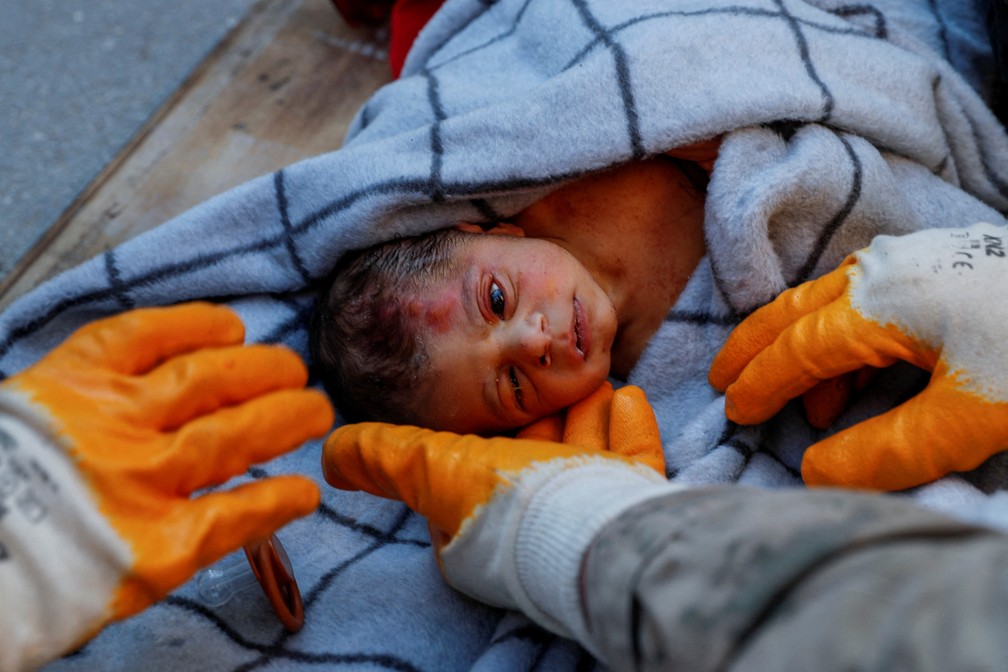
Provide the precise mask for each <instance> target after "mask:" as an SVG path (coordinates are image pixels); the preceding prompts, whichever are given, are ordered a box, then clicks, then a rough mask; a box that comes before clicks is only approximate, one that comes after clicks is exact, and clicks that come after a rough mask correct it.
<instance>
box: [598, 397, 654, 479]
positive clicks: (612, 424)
mask: <svg viewBox="0 0 1008 672" xmlns="http://www.w3.org/2000/svg"><path fill="white" fill-rule="evenodd" d="M609 450H610V451H612V452H614V453H616V454H618V455H622V456H623V457H628V458H630V459H632V460H635V461H637V462H642V463H644V464H646V465H647V466H649V467H651V468H652V469H654V470H655V471H657V472H658V473H659V474H662V475H664V474H665V452H664V450H662V441H661V432H660V431H659V430H658V420H657V419H656V418H655V414H654V410H653V409H652V408H651V404H649V403H648V400H647V397H646V396H645V395H644V390H642V389H641V388H639V387H637V386H636V385H627V386H626V387H621V388H620V389H618V390H616V392H615V393H613V398H612V413H611V414H610V420H609Z"/></svg>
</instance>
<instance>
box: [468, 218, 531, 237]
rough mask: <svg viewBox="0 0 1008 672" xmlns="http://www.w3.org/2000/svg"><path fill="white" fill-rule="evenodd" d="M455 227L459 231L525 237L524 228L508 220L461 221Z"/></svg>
mask: <svg viewBox="0 0 1008 672" xmlns="http://www.w3.org/2000/svg"><path fill="white" fill-rule="evenodd" d="M455 228H456V229H457V230H459V231H465V232H466V233H489V234H490V235H494V236H517V237H519V238H524V237H525V230H524V229H522V228H521V227H520V226H516V225H515V224H511V223H510V222H495V223H494V224H484V225H482V226H481V225H479V224H472V223H470V222H462V223H460V224H456V225H455Z"/></svg>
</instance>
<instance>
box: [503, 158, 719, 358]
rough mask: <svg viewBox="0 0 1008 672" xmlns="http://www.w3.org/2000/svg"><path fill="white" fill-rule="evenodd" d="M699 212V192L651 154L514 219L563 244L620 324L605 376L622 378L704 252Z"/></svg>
mask: <svg viewBox="0 0 1008 672" xmlns="http://www.w3.org/2000/svg"><path fill="white" fill-rule="evenodd" d="M703 215H704V195H703V194H701V193H700V192H698V191H697V190H696V188H695V187H693V185H691V184H690V183H689V182H688V181H687V179H686V177H685V176H684V175H683V174H682V172H680V170H679V169H678V168H677V167H676V166H675V165H674V164H673V163H671V162H670V161H668V160H666V159H664V158H652V159H648V160H645V161H637V162H633V163H629V164H626V165H623V166H620V167H619V168H616V169H613V170H610V171H607V172H603V173H599V174H597V175H590V176H588V177H585V178H582V179H581V180H578V181H576V182H574V183H572V184H570V185H567V186H566V187H563V188H561V189H560V190H558V191H556V192H554V193H553V194H550V195H549V196H547V197H546V198H544V199H542V200H540V201H539V202H537V203H536V204H534V205H532V206H530V207H529V208H527V209H526V210H525V211H523V212H522V213H520V214H519V216H518V217H517V218H516V224H517V225H518V226H520V227H521V228H522V229H523V230H524V231H525V234H526V235H528V236H532V237H536V238H546V239H548V240H552V241H553V242H555V243H557V244H558V245H560V246H561V247H564V248H565V249H566V250H567V251H568V252H570V253H571V254H573V255H574V256H575V257H576V258H577V259H578V260H579V261H580V262H581V263H582V264H583V265H584V266H585V268H587V269H588V271H589V272H590V273H591V274H592V276H593V277H594V278H595V281H596V282H597V283H598V284H599V285H600V286H601V287H602V288H603V289H604V290H605V292H606V293H607V294H608V296H609V299H610V300H611V301H612V303H613V306H615V308H616V316H617V320H618V322H619V328H618V331H617V334H616V341H615V342H614V344H613V351H612V374H613V375H615V376H617V377H621V378H625V377H626V376H627V375H628V374H629V373H630V370H631V369H632V368H633V367H634V365H635V364H636V363H637V360H638V359H639V358H640V355H641V353H642V352H643V351H644V348H645V346H646V345H647V343H648V341H649V340H650V339H651V337H652V336H653V335H654V333H655V332H656V331H657V330H658V328H659V327H660V326H661V324H662V321H663V320H664V319H665V316H666V315H667V314H668V312H669V310H670V309H671V308H672V305H673V304H674V303H675V301H676V299H677V298H678V297H679V294H680V293H681V292H682V289H683V287H684V286H685V285H686V281H687V280H688V279H689V276H690V274H692V272H693V269H694V268H696V265H697V263H699V261H700V259H701V257H703V255H704V253H705V246H704V238H703Z"/></svg>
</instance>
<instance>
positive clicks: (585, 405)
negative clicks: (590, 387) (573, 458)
mask: <svg viewBox="0 0 1008 672" xmlns="http://www.w3.org/2000/svg"><path fill="white" fill-rule="evenodd" d="M612 399H613V388H612V385H611V384H610V383H609V382H608V381H606V382H604V383H602V384H601V385H599V387H598V389H596V390H595V391H594V392H592V393H591V394H589V395H588V396H587V397H585V398H584V399H582V400H581V401H579V402H577V403H576V404H574V405H572V406H571V407H570V408H568V409H567V422H566V423H565V424H564V432H563V443H565V444H567V445H568V446H577V447H578V448H581V449H582V450H585V451H589V452H602V451H605V450H608V449H609V413H610V412H611V408H612Z"/></svg>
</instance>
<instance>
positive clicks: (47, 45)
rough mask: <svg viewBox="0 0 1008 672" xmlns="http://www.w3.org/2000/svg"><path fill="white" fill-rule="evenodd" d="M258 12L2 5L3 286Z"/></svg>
mask: <svg viewBox="0 0 1008 672" xmlns="http://www.w3.org/2000/svg"><path fill="white" fill-rule="evenodd" d="M254 4H255V0H89V1H88V2H80V1H79V0H76V1H75V0H0V16H2V17H3V19H2V20H0V73H2V74H0V279H2V278H3V277H5V276H6V275H7V273H8V272H9V271H10V269H11V268H12V267H13V266H14V264H16V263H17V261H18V259H20V258H21V257H22V256H23V255H24V254H25V252H26V251H28V250H29V249H30V248H31V246H32V245H33V244H34V243H35V242H36V241H37V240H38V239H39V237H40V236H41V235H42V234H43V233H44V232H45V231H46V229H48V228H49V227H50V226H51V225H52V224H53V222H54V221H55V220H56V219H57V218H58V217H59V216H60V213H62V212H63V211H64V210H65V209H66V208H67V206H69V205H70V204H71V203H72V202H73V200H74V198H75V197H76V196H77V195H78V194H79V193H80V192H81V190H83V189H84V188H85V187H86V186H87V185H88V184H89V183H90V182H91V181H92V180H93V179H94V178H95V176H96V175H98V173H99V172H100V171H101V170H102V168H103V167H104V166H105V165H106V164H107V163H108V162H109V161H110V160H111V159H112V158H113V157H114V156H115V155H116V153H117V152H118V151H119V150H120V149H121V148H122V147H123V145H124V144H126V143H127V142H128V140H129V139H130V137H132V136H133V134H134V133H135V132H136V131H137V130H138V129H139V128H140V127H141V126H142V125H143V123H144V122H145V121H146V120H147V119H148V118H149V117H150V115H151V114H152V113H153V112H154V111H155V110H157V109H158V107H159V106H160V105H161V104H162V103H163V102H164V101H165V100H166V99H167V97H168V96H169V95H170V94H171V93H172V92H173V91H175V89H176V88H177V87H178V86H179V85H180V84H181V83H182V82H183V81H184V80H185V78H186V77H187V76H188V75H189V74H190V73H191V72H192V70H193V69H194V68H195V67H196V66H197V65H198V64H199V63H200V62H201V61H202V60H203V59H204V58H205V57H206V56H207V55H208V54H209V53H210V51H211V50H212V49H213V48H214V46H215V45H216V44H217V43H218V42H219V41H220V40H221V39H222V38H223V37H225V36H226V35H227V34H228V32H229V31H230V30H231V29H232V28H233V27H234V26H235V25H236V24H237V23H238V21H239V20H241V18H242V17H243V16H244V15H245V14H246V12H248V10H249V9H250V8H251V7H252V6H253V5H254Z"/></svg>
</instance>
